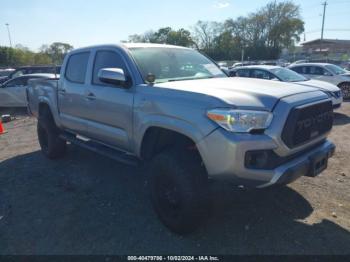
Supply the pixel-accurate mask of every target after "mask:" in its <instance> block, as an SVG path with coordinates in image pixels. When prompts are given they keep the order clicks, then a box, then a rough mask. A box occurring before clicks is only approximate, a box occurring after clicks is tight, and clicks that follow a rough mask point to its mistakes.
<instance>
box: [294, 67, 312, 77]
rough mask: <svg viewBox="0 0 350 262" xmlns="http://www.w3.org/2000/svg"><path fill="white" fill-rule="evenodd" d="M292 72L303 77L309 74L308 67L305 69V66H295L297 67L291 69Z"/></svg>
mask: <svg viewBox="0 0 350 262" xmlns="http://www.w3.org/2000/svg"><path fill="white" fill-rule="evenodd" d="M292 70H293V71H294V72H297V73H299V74H303V75H307V74H309V72H310V70H309V67H307V66H297V67H294V68H292Z"/></svg>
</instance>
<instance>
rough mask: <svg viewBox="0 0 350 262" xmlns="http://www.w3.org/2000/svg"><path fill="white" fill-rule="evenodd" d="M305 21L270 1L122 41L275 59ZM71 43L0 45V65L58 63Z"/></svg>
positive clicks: (221, 56)
mask: <svg viewBox="0 0 350 262" xmlns="http://www.w3.org/2000/svg"><path fill="white" fill-rule="evenodd" d="M303 32H304V22H303V20H302V19H301V16H300V7H299V6H298V5H295V4H294V3H293V2H292V1H289V0H287V1H284V2H278V3H277V2H276V1H272V2H270V3H268V4H267V5H265V6H264V7H262V8H259V9H258V10H257V11H255V12H253V13H250V14H248V15H247V16H241V17H238V18H236V19H227V20H225V21H223V22H215V21H198V22H197V23H196V24H195V25H194V26H193V27H191V29H190V30H188V29H184V28H181V29H178V30H175V29H173V28H171V27H162V28H160V29H158V30H156V31H153V30H151V31H147V32H145V33H143V34H134V35H130V36H129V37H128V40H126V41H123V42H143V43H161V44H172V45H179V46H185V47H192V48H196V49H197V50H200V51H201V52H203V53H205V54H206V55H208V56H209V57H211V58H212V59H214V60H240V59H241V57H242V54H243V53H244V57H245V58H250V59H252V60H268V59H277V58H278V57H279V56H280V54H281V52H282V50H283V49H291V48H293V47H294V46H295V44H296V42H298V41H300V37H299V36H300V35H301V34H302V33H303ZM71 49H73V46H71V45H69V44H66V43H60V42H57V43H53V44H51V45H43V46H42V47H41V48H40V49H39V52H33V51H31V50H29V49H28V48H26V47H23V46H21V45H18V46H16V48H9V47H0V67H4V66H20V65H38V64H61V63H62V61H63V58H64V56H65V54H66V53H67V52H69V51H70V50H71Z"/></svg>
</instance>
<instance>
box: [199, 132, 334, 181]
mask: <svg viewBox="0 0 350 262" xmlns="http://www.w3.org/2000/svg"><path fill="white" fill-rule="evenodd" d="M197 147H198V149H199V152H200V154H201V156H202V159H203V162H204V164H205V166H206V169H207V171H208V175H209V177H210V178H212V179H224V180H230V181H233V182H235V183H236V184H238V185H245V186H252V187H257V188H264V187H269V186H273V185H275V184H289V183H291V182H293V181H295V180H296V179H297V178H299V177H301V176H310V175H311V169H312V164H313V161H312V160H313V158H314V157H315V156H317V155H324V156H326V157H327V159H328V158H329V157H331V156H332V155H333V154H334V151H335V145H334V144H333V143H331V142H329V141H327V140H324V141H323V142H319V143H318V144H317V145H314V146H312V147H311V149H306V150H304V151H303V153H300V154H298V155H297V156H296V157H292V158H291V159H289V158H288V159H287V161H284V162H283V163H282V164H281V165H279V166H277V167H275V168H273V169H269V170H265V169H249V168H247V167H246V165H245V156H246V153H247V152H249V151H254V150H276V149H277V148H278V146H277V145H276V143H275V142H274V140H273V139H272V138H271V137H269V136H267V135H250V134H234V133H230V132H226V131H224V130H222V129H218V130H216V131H215V132H214V133H212V134H211V135H209V136H208V137H206V138H205V139H204V140H202V141H201V142H200V143H198V144H197Z"/></svg>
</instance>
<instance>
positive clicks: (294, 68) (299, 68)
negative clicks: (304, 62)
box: [291, 66, 302, 74]
mask: <svg viewBox="0 0 350 262" xmlns="http://www.w3.org/2000/svg"><path fill="white" fill-rule="evenodd" d="M291 70H293V71H294V72H297V73H299V74H302V72H301V67H300V66H298V67H293V68H291Z"/></svg>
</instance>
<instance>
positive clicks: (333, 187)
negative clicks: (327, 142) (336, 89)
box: [0, 103, 350, 255]
mask: <svg viewBox="0 0 350 262" xmlns="http://www.w3.org/2000/svg"><path fill="white" fill-rule="evenodd" d="M349 116H350V103H345V104H344V106H343V108H342V109H341V110H340V111H339V113H338V114H337V115H336V126H335V128H334V131H333V133H332V135H331V139H332V140H333V141H334V142H335V143H336V145H337V147H338V148H337V153H336V156H335V157H334V158H333V159H331V160H330V163H329V165H330V166H329V169H328V170H327V171H326V172H324V173H323V174H322V175H321V176H319V177H318V178H314V179H311V178H301V179H300V180H298V181H297V182H295V183H294V184H292V185H290V186H289V187H286V188H283V189H269V190H245V189H238V188H236V187H233V186H231V185H228V184H222V183H213V184H212V185H211V190H210V199H211V216H210V217H209V218H208V219H207V221H206V223H205V224H204V225H203V226H202V227H201V228H200V230H199V231H198V232H196V233H194V234H192V235H190V236H188V237H179V236H176V235H173V234H171V233H170V232H169V231H168V230H167V229H165V228H164V227H163V226H162V225H161V224H160V222H159V221H158V219H157V218H156V215H155V214H154V212H153V210H152V208H151V203H150V201H149V198H148V191H147V183H146V178H145V176H144V173H143V170H142V169H141V168H133V167H128V166H124V165H121V164H118V163H116V162H114V161H112V160H110V159H107V158H104V157H102V156H99V155H96V154H94V153H91V152H87V151H85V150H82V149H80V148H77V147H75V146H69V149H68V153H67V156H66V157H65V158H64V159H62V160H59V161H56V162H53V161H49V160H47V159H46V158H45V157H43V155H42V154H41V153H40V151H39V145H38V142H37V138H36V121H35V120H34V119H31V118H28V117H25V116H19V119H17V120H15V121H13V122H11V123H8V124H5V128H6V130H7V131H8V133H7V134H5V135H2V136H0V254H124V255H127V254H133V255H134V254H147V255H151V254H194V255H195V254H199V255H202V254H350V232H349V230H350V117H349Z"/></svg>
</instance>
